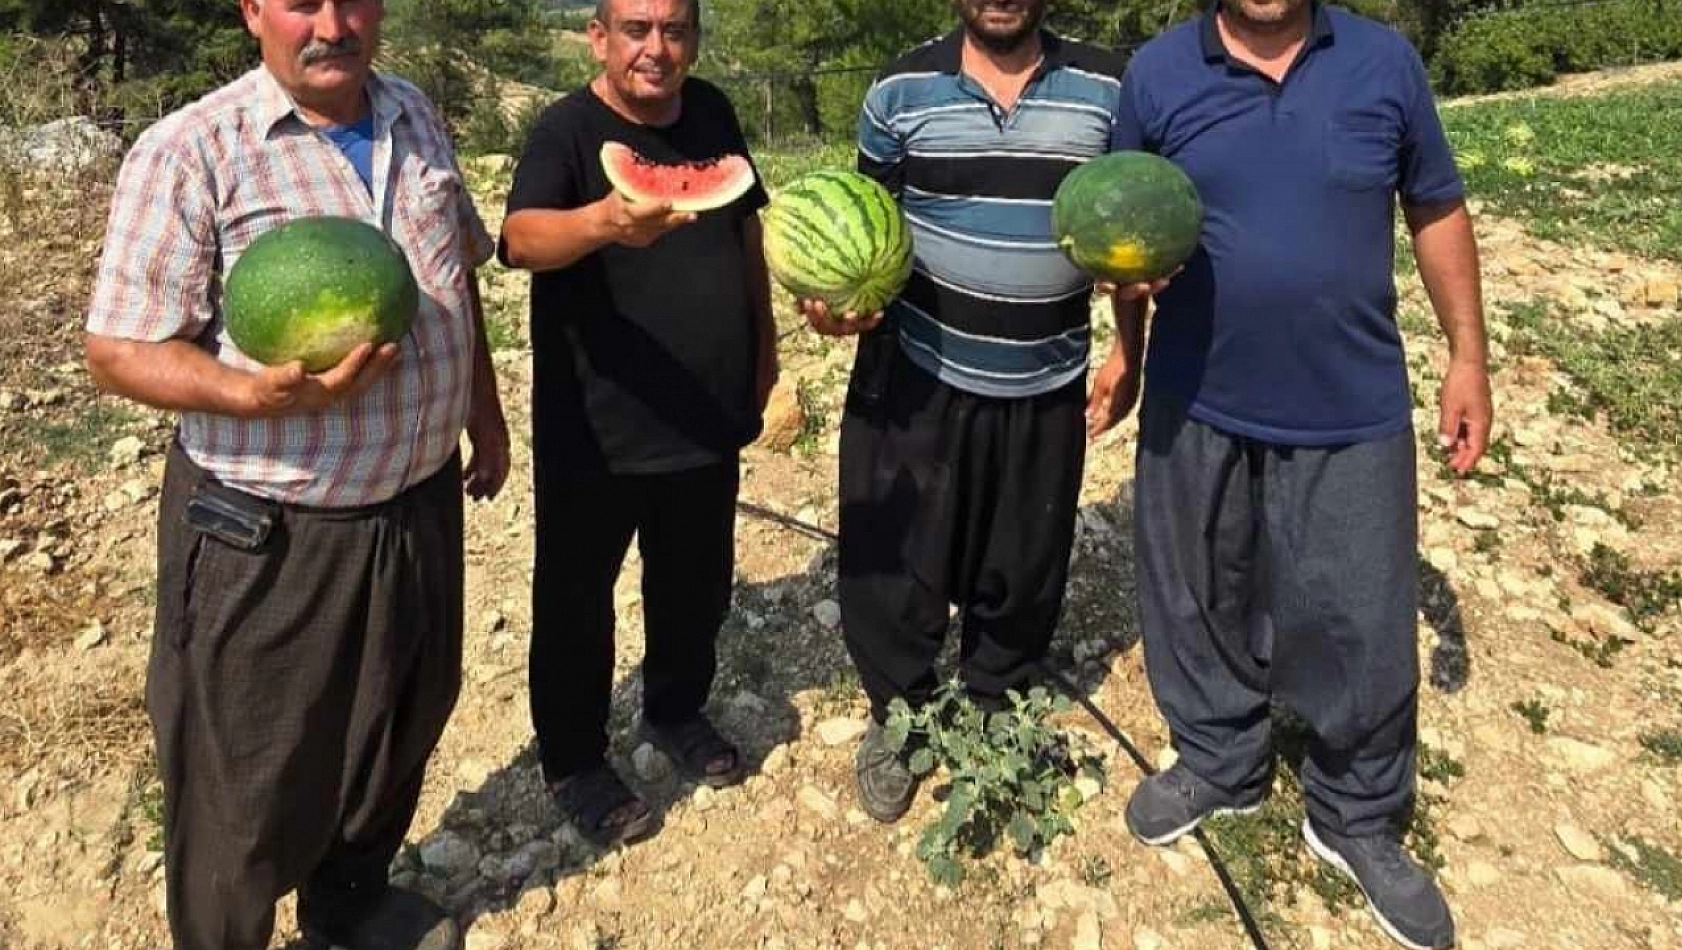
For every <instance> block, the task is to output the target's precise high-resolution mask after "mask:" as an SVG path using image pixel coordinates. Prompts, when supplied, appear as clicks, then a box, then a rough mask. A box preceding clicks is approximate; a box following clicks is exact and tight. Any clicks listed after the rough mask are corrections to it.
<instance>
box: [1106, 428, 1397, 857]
mask: <svg viewBox="0 0 1682 950" xmlns="http://www.w3.org/2000/svg"><path fill="white" fill-rule="evenodd" d="M1136 477H1137V483H1136V485H1135V492H1134V503H1135V511H1134V531H1135V533H1136V543H1135V549H1136V557H1137V560H1136V562H1135V564H1136V570H1137V576H1138V588H1139V606H1140V619H1141V624H1142V628H1143V634H1144V647H1145V664H1146V670H1147V672H1148V674H1149V678H1150V683H1151V689H1152V691H1153V692H1154V694H1155V696H1156V701H1157V705H1158V706H1159V707H1160V708H1161V709H1162V713H1163V715H1164V717H1165V718H1166V719H1167V720H1168V725H1169V727H1170V730H1171V731H1172V733H1173V741H1174V745H1175V748H1176V749H1177V750H1178V751H1179V754H1180V761H1181V762H1182V763H1184V764H1185V766H1186V767H1187V768H1189V769H1190V770H1191V771H1192V773H1193V774H1195V775H1197V776H1198V777H1200V778H1202V779H1204V780H1205V781H1208V782H1210V783H1212V784H1214V785H1216V786H1217V787H1220V788H1222V789H1225V790H1227V791H1229V792H1234V793H1240V794H1244V793H1248V792H1250V791H1254V790H1259V789H1260V787H1261V786H1262V785H1263V784H1265V783H1266V781H1267V780H1268V778H1269V776H1270V775H1271V768H1272V763H1273V752H1272V745H1271V737H1270V735H1269V723H1270V718H1269V707H1270V706H1271V705H1273V704H1278V705H1281V706H1284V707H1286V708H1287V709H1289V710H1290V711H1292V712H1294V713H1295V714H1296V715H1298V716H1300V717H1302V719H1304V720H1305V721H1306V722H1307V724H1308V726H1309V728H1310V730H1311V731H1312V738H1311V740H1310V743H1309V749H1308V756H1307V760H1306V761H1305V762H1304V763H1303V767H1302V783H1303V790H1304V794H1305V797H1306V798H1307V808H1308V814H1309V817H1311V818H1312V819H1313V820H1314V822H1315V823H1316V824H1317V825H1319V826H1321V827H1323V828H1326V829H1327V830H1329V831H1332V832H1334V833H1338V834H1347V835H1367V834H1374V833H1381V832H1384V831H1385V830H1387V829H1388V827H1389V826H1390V825H1391V824H1392V823H1393V822H1395V821H1396V820H1397V819H1398V818H1399V817H1401V816H1402V815H1403V814H1404V813H1405V811H1406V809H1407V807H1408V806H1409V804H1410V802H1411V799H1412V796H1413V790H1414V751H1415V745H1416V736H1415V729H1416V705H1417V698H1418V691H1419V661H1418V653H1417V633H1416V629H1417V627H1416V610H1417V603H1418V562H1417V560H1416V558H1417V556H1418V555H1417V550H1416V547H1417V527H1416V520H1417V519H1416V515H1415V482H1416V474H1415V471H1414V441H1413V433H1412V432H1411V431H1404V432H1401V433H1398V434H1396V435H1394V436H1390V437H1388V438H1384V439H1380V440H1377V441H1372V442H1362V443H1357V444H1353V445H1344V446H1336V447H1331V448H1301V447H1290V446H1281V445H1273V444H1269V443H1264V442H1258V441H1255V440H1252V439H1247V438H1242V437H1239V436H1235V435H1232V434H1229V433H1226V432H1223V431H1220V430H1217V429H1214V428H1212V427H1210V426H1207V425H1204V424H1203V423H1201V422H1198V421H1196V420H1193V419H1190V418H1188V417H1187V416H1186V414H1185V409H1184V408H1183V407H1181V406H1179V405H1176V404H1175V403H1173V402H1171V401H1169V400H1166V399H1159V398H1153V397H1150V396H1148V395H1147V397H1146V399H1145V403H1144V407H1143V409H1142V410H1141V416H1140V434H1139V449H1138V466H1137V476H1136Z"/></svg>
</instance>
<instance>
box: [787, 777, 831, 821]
mask: <svg viewBox="0 0 1682 950" xmlns="http://www.w3.org/2000/svg"><path fill="white" fill-rule="evenodd" d="M795 798H796V799H797V800H798V801H799V802H800V804H801V805H802V806H803V807H804V808H806V809H807V810H808V811H810V812H812V813H813V814H814V815H817V816H818V817H819V818H822V819H823V820H825V821H835V820H837V819H839V818H840V817H841V809H840V808H839V807H838V806H837V805H836V804H835V799H833V798H831V797H829V795H827V794H825V793H824V792H823V791H822V790H821V789H819V788H818V787H817V786H816V785H806V786H802V787H801V789H800V791H799V792H798V793H797V794H796V795H795Z"/></svg>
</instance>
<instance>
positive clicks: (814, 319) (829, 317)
mask: <svg viewBox="0 0 1682 950" xmlns="http://www.w3.org/2000/svg"><path fill="white" fill-rule="evenodd" d="M795 305H796V306H797V307H799V308H800V315H801V316H803V317H805V318H806V323H807V324H808V325H810V326H811V328H812V329H814V330H816V331H818V332H819V333H822V334H823V335H824V336H855V335H857V334H860V333H864V332H867V331H869V330H874V329H876V325H877V324H879V323H881V322H882V311H880V310H878V311H876V312H875V313H872V314H867V315H860V314H857V313H854V312H853V311H851V310H849V311H847V312H846V313H842V314H836V313H831V312H830V309H829V304H827V303H824V302H823V301H822V300H797V301H795Z"/></svg>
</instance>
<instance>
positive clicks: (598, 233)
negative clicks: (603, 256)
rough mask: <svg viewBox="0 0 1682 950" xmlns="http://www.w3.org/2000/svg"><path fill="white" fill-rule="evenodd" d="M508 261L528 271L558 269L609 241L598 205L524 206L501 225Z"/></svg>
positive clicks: (598, 248)
mask: <svg viewBox="0 0 1682 950" xmlns="http://www.w3.org/2000/svg"><path fill="white" fill-rule="evenodd" d="M502 240H503V244H504V246H505V248H506V251H507V257H508V264H509V265H510V266H512V267H518V268H520V269H522V270H529V271H537V272H541V271H550V270H560V269H561V268H563V267H571V266H572V265H573V264H575V263H577V262H578V261H579V260H580V259H582V258H584V257H587V256H589V255H591V254H594V253H595V252H596V251H599V250H601V249H602V248H603V247H606V246H607V245H608V244H610V243H612V236H611V234H610V232H609V230H608V227H607V225H606V222H605V221H604V220H603V216H602V213H601V210H600V207H599V205H594V204H591V205H585V206H584V207H582V208H571V209H568V210H566V211H556V210H552V209H548V208H528V209H525V210H523V211H516V212H514V213H513V214H511V215H509V216H508V220H507V221H504V222H503V225H502Z"/></svg>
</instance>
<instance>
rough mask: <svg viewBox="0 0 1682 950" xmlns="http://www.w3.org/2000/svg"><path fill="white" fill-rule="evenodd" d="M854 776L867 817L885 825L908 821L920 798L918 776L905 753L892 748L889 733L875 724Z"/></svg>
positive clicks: (857, 758)
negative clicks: (889, 742) (907, 817)
mask: <svg viewBox="0 0 1682 950" xmlns="http://www.w3.org/2000/svg"><path fill="white" fill-rule="evenodd" d="M853 773H854V775H855V776H856V777H857V779H858V787H859V804H860V805H862V806H863V807H864V811H865V814H867V815H869V816H870V817H872V818H874V819H876V820H877V821H879V822H882V823H883V824H893V823H894V822H896V821H898V820H900V818H902V817H904V815H905V813H906V812H907V811H908V810H910V808H911V801H912V800H913V799H915V798H916V797H917V776H915V775H912V774H911V769H910V767H909V766H907V765H906V762H905V757H904V755H903V754H902V753H900V752H895V751H893V750H892V749H890V748H888V735H887V730H886V729H883V728H882V726H881V724H880V723H877V722H875V721H872V722H871V723H870V728H869V729H867V730H865V733H864V738H863V739H861V740H860V741H859V750H858V755H857V756H855V757H854V759H853Z"/></svg>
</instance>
